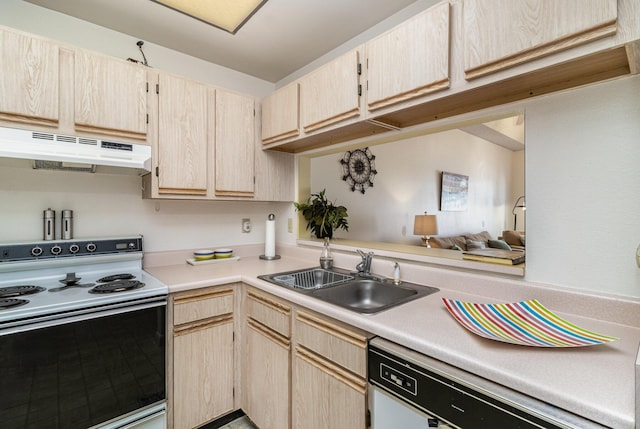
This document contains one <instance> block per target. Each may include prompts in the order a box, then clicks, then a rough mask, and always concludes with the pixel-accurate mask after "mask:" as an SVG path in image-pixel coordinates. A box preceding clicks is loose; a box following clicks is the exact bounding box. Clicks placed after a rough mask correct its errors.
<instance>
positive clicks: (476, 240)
mask: <svg viewBox="0 0 640 429" xmlns="http://www.w3.org/2000/svg"><path fill="white" fill-rule="evenodd" d="M429 244H430V245H431V247H433V248H437V249H453V250H462V251H465V250H477V249H490V248H493V249H505V250H524V249H525V233H524V231H503V232H502V236H500V237H498V238H493V237H492V236H491V234H490V233H489V232H487V231H482V232H478V233H475V234H470V233H465V234H460V235H453V236H449V237H430V238H429Z"/></svg>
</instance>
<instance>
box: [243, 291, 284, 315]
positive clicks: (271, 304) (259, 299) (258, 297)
mask: <svg viewBox="0 0 640 429" xmlns="http://www.w3.org/2000/svg"><path fill="white" fill-rule="evenodd" d="M248 296H249V299H252V300H254V301H256V302H258V303H260V304H263V305H266V306H267V307H269V308H271V309H272V310H275V311H278V312H280V313H282V314H284V315H286V316H288V315H289V314H291V309H290V308H289V307H287V306H286V305H284V304H280V303H279V302H277V301H274V300H271V299H269V298H267V297H265V296H262V295H256V294H254V293H253V292H249V293H248Z"/></svg>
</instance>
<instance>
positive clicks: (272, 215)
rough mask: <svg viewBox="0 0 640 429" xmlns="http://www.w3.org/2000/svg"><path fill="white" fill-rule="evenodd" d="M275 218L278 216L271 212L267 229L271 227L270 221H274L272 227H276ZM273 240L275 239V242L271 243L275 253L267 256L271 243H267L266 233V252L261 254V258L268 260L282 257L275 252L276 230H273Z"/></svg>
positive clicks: (266, 235)
mask: <svg viewBox="0 0 640 429" xmlns="http://www.w3.org/2000/svg"><path fill="white" fill-rule="evenodd" d="M275 219H276V216H275V215H274V214H273V213H271V214H269V216H267V224H266V229H267V230H268V229H269V222H273V225H272V228H275ZM272 240H274V243H271V245H272V246H273V251H274V254H273V255H268V256H267V247H268V246H269V243H267V241H268V234H267V233H265V246H264V247H265V252H264V254H263V255H260V259H264V260H266V261H273V260H276V259H280V255H276V254H275V230H274V231H273V236H272Z"/></svg>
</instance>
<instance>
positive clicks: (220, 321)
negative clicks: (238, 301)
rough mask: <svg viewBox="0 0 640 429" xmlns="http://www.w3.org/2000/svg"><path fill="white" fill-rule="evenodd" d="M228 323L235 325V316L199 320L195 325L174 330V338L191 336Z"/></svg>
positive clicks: (191, 324) (228, 315)
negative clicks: (193, 333)
mask: <svg viewBox="0 0 640 429" xmlns="http://www.w3.org/2000/svg"><path fill="white" fill-rule="evenodd" d="M226 323H233V315H232V314H226V315H223V316H217V317H214V318H209V319H204V320H199V321H197V322H195V323H190V324H188V325H186V326H180V327H179V328H173V336H174V337H177V336H180V335H186V334H190V333H192V332H196V331H202V330H204V329H208V328H213V327H216V326H220V325H224V324H226Z"/></svg>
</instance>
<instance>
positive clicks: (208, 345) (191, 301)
mask: <svg viewBox="0 0 640 429" xmlns="http://www.w3.org/2000/svg"><path fill="white" fill-rule="evenodd" d="M233 297H234V289H233V287H230V286H228V285H227V286H221V287H212V288H204V289H197V290H193V291H187V292H184V293H177V294H174V295H171V296H170V300H169V302H170V305H169V312H168V315H169V317H168V320H169V322H170V326H171V327H172V328H173V329H172V331H171V338H170V341H169V354H168V356H169V358H168V391H167V397H168V402H169V406H168V409H169V417H168V421H169V424H168V426H169V427H172V428H173V429H192V428H196V427H198V426H201V425H203V424H205V423H207V422H209V421H211V420H214V419H215V418H217V417H219V416H221V415H223V414H226V413H228V412H230V411H233V409H234V380H235V378H234V365H235V359H234V324H233V302H234V301H233Z"/></svg>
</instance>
